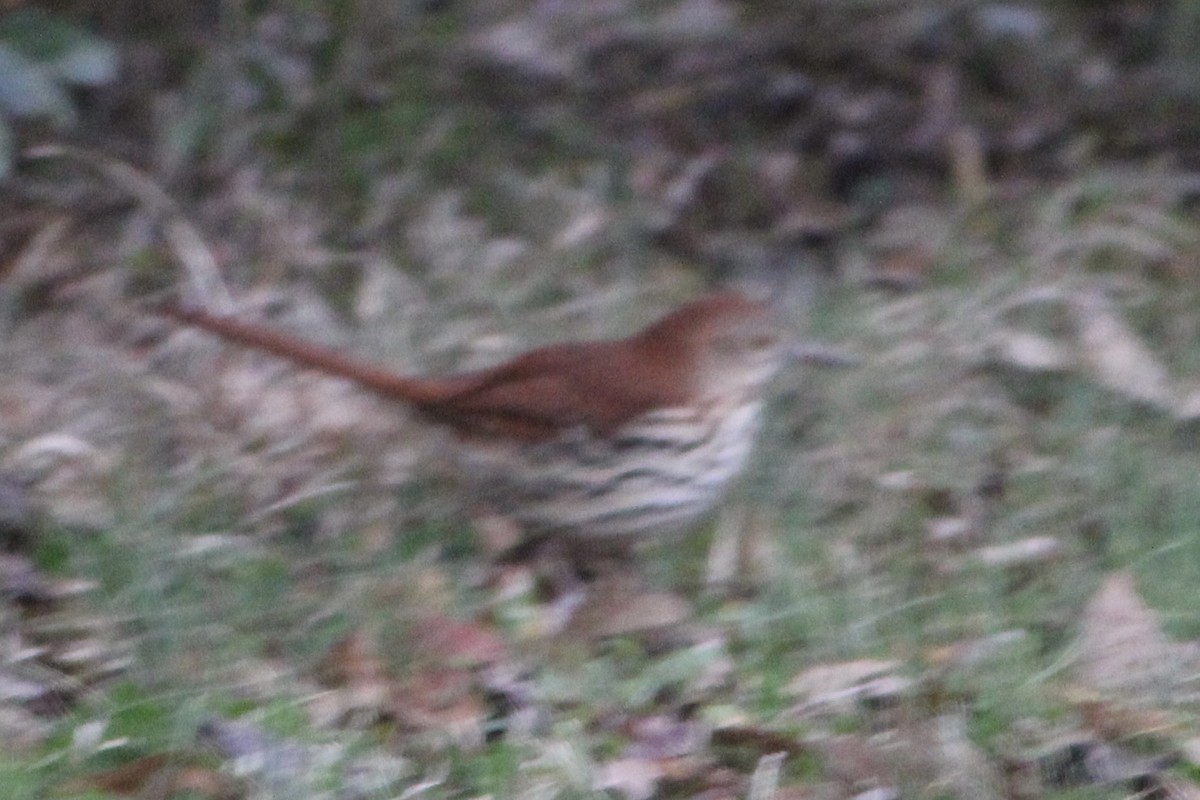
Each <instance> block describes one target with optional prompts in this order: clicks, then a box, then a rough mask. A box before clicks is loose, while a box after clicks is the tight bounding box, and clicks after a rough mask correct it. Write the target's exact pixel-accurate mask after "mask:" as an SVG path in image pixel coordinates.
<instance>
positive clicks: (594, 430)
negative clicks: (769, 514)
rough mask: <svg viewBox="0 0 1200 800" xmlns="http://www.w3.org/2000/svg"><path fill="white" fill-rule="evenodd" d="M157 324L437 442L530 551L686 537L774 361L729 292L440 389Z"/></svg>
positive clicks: (356, 365)
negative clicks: (531, 545) (574, 543)
mask: <svg viewBox="0 0 1200 800" xmlns="http://www.w3.org/2000/svg"><path fill="white" fill-rule="evenodd" d="M163 311H164V313H166V314H167V315H168V316H171V317H173V318H175V319H176V320H179V321H182V322H185V323H188V324H190V325H195V326H197V327H200V328H204V329H205V330H208V331H211V332H212V333H215V334H217V335H219V336H221V337H223V338H225V339H229V340H232V341H234V342H238V343H240V344H243V345H249V346H251V347H254V348H257V349H260V350H265V351H267V352H270V353H273V354H275V355H278V356H282V357H284V358H287V359H290V360H291V361H294V362H297V363H299V364H302V365H304V366H307V367H311V368H313V369H316V370H318V371H320V372H322V373H325V374H327V375H334V376H338V377H342V378H347V379H349V380H351V381H354V382H355V383H357V384H359V385H361V386H364V387H366V388H367V389H370V390H371V391H373V392H375V393H376V394H378V395H381V396H383V397H384V398H387V399H389V400H395V401H399V402H402V403H405V404H407V405H408V406H410V407H411V408H413V409H414V410H415V411H417V412H418V413H419V414H420V415H421V416H423V417H425V418H426V419H428V420H430V421H432V422H434V423H438V424H440V425H443V426H446V427H448V428H450V429H451V430H453V431H454V432H455V433H456V434H457V436H458V438H459V439H460V441H461V446H460V448H459V450H460V451H461V453H460V456H461V457H460V460H461V461H462V463H463V467H464V471H465V473H466V475H467V477H468V478H469V480H470V484H471V485H472V486H473V487H474V489H475V491H477V492H478V497H479V499H480V500H481V501H482V502H483V503H484V504H486V505H487V506H488V507H491V508H493V509H495V510H496V511H498V512H500V513H502V514H504V515H505V516H508V517H510V518H512V519H513V520H515V521H516V522H517V523H518V524H519V525H520V526H521V527H522V529H523V531H524V532H525V533H527V534H529V535H531V536H540V535H546V534H553V535H557V534H566V535H569V536H571V537H583V538H599V537H644V536H650V535H655V534H659V533H667V532H672V531H678V530H681V529H684V528H687V527H688V526H689V525H691V524H693V523H695V522H697V521H698V520H699V519H700V518H701V517H703V516H704V515H705V514H707V513H708V512H709V511H711V510H712V509H713V507H714V506H715V505H716V504H717V503H718V502H719V501H720V499H721V498H722V497H723V496H724V494H725V492H726V490H727V489H728V488H729V486H730V484H731V483H732V482H733V481H734V479H735V478H736V477H737V476H738V474H739V473H740V472H741V471H742V469H743V468H744V467H745V465H746V462H747V459H748V457H749V454H750V451H751V449H752V446H753V443H754V439H755V436H756V434H757V432H758V429H759V422H760V417H761V415H762V409H763V402H764V393H765V388H766V385H767V383H768V382H769V380H770V379H771V377H772V376H773V375H774V374H775V372H776V370H777V369H778V367H779V365H780V362H781V360H782V348H781V346H780V345H781V343H780V336H779V332H778V330H777V328H776V327H775V324H774V321H773V319H772V316H771V314H770V313H769V311H768V309H767V308H766V307H765V306H764V305H762V304H760V303H757V302H754V301H752V300H750V299H748V298H746V297H745V296H743V295H741V294H738V293H735V292H728V291H727V292H717V293H713V294H708V295H705V296H703V297H701V298H699V299H697V300H694V301H692V302H690V303H687V304H686V305H683V306H681V307H680V308H678V309H676V310H675V311H673V312H671V313H670V314H667V315H666V316H665V317H663V318H662V319H660V320H659V321H658V322H655V323H654V324H652V325H650V326H649V327H647V328H645V329H643V330H642V331H640V332H639V333H635V334H634V335H633V336H630V337H629V338H626V339H616V340H610V341H594V342H567V343H563V344H556V345H551V346H548V347H542V348H539V349H536V350H532V351H530V352H528V353H525V354H524V355H520V356H517V357H516V358H514V359H512V360H511V361H507V362H505V363H503V364H500V365H499V366H495V367H492V368H490V369H484V370H479V371H476V372H465V373H461V374H457V375H451V376H448V377H444V378H425V377H419V378H418V377H407V376H402V375H397V374H395V373H393V372H391V371H389V370H386V369H383V368H381V367H379V366H376V365H374V364H369V363H365V362H362V361H359V360H356V359H354V358H351V357H347V356H345V355H343V354H341V353H338V352H335V351H333V350H330V349H328V348H325V347H321V346H318V345H315V344H311V343H308V342H305V341H302V340H300V339H297V338H295V337H292V336H289V335H286V334H282V333H278V332H275V331H273V330H270V329H268V328H265V327H262V326H259V325H255V324H251V323H248V322H244V321H241V320H239V319H235V318H233V317H229V316H215V315H212V314H209V313H207V312H205V311H200V310H197V309H193V308H184V307H180V306H170V307H167V308H165V309H163Z"/></svg>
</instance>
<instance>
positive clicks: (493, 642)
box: [411, 614, 508, 666]
mask: <svg viewBox="0 0 1200 800" xmlns="http://www.w3.org/2000/svg"><path fill="white" fill-rule="evenodd" d="M411 636H412V639H413V643H414V649H415V650H416V652H418V653H420V654H421V655H422V656H423V657H425V658H428V659H429V660H430V661H432V662H433V663H436V664H440V665H444V666H481V665H486V664H494V663H496V662H498V661H501V660H503V659H505V658H506V657H507V656H508V648H507V646H506V645H505V643H504V640H503V639H502V638H500V635H499V634H498V633H496V632H495V631H493V630H492V629H490V628H487V627H484V626H483V625H482V624H480V623H478V622H464V621H462V620H457V619H454V618H452V617H448V616H446V615H444V614H429V615H427V616H425V617H422V618H421V619H419V620H417V622H416V623H415V624H414V625H413V628H412V630H411Z"/></svg>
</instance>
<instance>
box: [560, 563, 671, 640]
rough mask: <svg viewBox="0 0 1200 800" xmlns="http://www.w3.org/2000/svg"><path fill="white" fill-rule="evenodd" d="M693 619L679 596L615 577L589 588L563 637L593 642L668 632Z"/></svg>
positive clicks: (575, 610) (597, 582) (598, 582)
mask: <svg viewBox="0 0 1200 800" xmlns="http://www.w3.org/2000/svg"><path fill="white" fill-rule="evenodd" d="M691 616H692V607H691V605H690V604H689V603H688V602H687V600H685V599H683V598H682V597H680V596H679V595H676V594H671V593H669V592H650V591H646V590H644V589H642V588H641V587H639V586H638V585H637V581H636V580H635V579H633V578H629V577H626V576H618V575H612V576H606V577H605V578H602V579H600V580H598V581H596V582H595V583H594V584H592V586H590V587H589V588H588V591H587V594H586V596H585V597H584V598H583V600H582V603H581V604H580V605H579V606H578V607H577V608H575V609H574V613H573V614H572V615H571V616H570V619H569V621H568V622H567V625H566V628H565V630H564V635H566V636H568V637H570V638H572V639H574V640H576V641H593V640H596V639H605V638H608V637H612V636H625V635H629V634H634V633H644V632H648V631H653V630H660V629H663V628H668V627H671V626H673V625H679V624H681V623H683V622H685V621H687V620H688V619H690V618H691Z"/></svg>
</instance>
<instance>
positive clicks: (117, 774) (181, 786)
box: [63, 753, 242, 800]
mask: <svg viewBox="0 0 1200 800" xmlns="http://www.w3.org/2000/svg"><path fill="white" fill-rule="evenodd" d="M186 760H189V759H186V758H185V757H182V756H179V755H176V754H170V753H155V754H153V755H148V756H143V757H142V758H138V759H135V760H133V761H130V762H129V763H127V764H122V765H121V766H119V767H114V768H112V769H109V770H105V771H104V772H100V773H98V774H96V775H91V776H89V777H86V778H81V779H79V780H76V781H72V782H71V783H69V784H67V785H66V786H64V787H63V791H64V792H65V793H67V794H79V793H83V792H90V791H97V792H107V793H108V794H114V795H122V796H126V797H137V798H149V797H155V798H157V797H162V798H167V797H174V796H176V795H178V794H181V793H184V792H188V793H190V794H189V796H192V797H197V798H206V800H207V799H210V798H211V800H231V799H232V798H235V797H240V796H241V795H242V793H241V790H240V788H239V787H238V786H237V784H236V783H235V781H234V780H233V779H232V778H230V777H229V776H227V775H223V774H222V773H220V772H218V771H217V770H215V769H212V768H210V767H203V766H197V765H194V764H191V765H189V764H187V763H185V762H186Z"/></svg>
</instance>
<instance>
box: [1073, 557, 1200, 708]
mask: <svg viewBox="0 0 1200 800" xmlns="http://www.w3.org/2000/svg"><path fill="white" fill-rule="evenodd" d="M1078 651H1079V662H1078V665H1077V666H1076V675H1077V676H1078V678H1079V680H1080V681H1081V682H1082V683H1083V684H1084V685H1085V686H1086V687H1088V688H1091V689H1094V690H1097V691H1099V692H1101V693H1114V694H1119V695H1121V696H1122V697H1124V698H1126V699H1129V700H1133V699H1134V698H1135V697H1136V698H1137V699H1139V700H1142V701H1146V700H1152V701H1153V700H1165V699H1166V695H1167V693H1168V692H1169V690H1170V688H1171V687H1172V685H1173V684H1174V683H1175V682H1176V681H1177V680H1178V679H1179V678H1180V677H1181V669H1182V667H1183V663H1182V661H1183V658H1182V657H1184V656H1185V655H1186V654H1185V653H1184V652H1183V651H1182V650H1181V649H1180V648H1179V647H1178V646H1176V645H1174V644H1173V643H1172V642H1170V641H1169V640H1168V639H1167V636H1166V634H1165V633H1163V630H1162V626H1161V625H1160V624H1159V620H1158V615H1157V614H1156V613H1155V612H1154V611H1153V610H1152V609H1150V608H1149V607H1148V606H1147V605H1146V603H1145V601H1143V600H1142V598H1141V595H1139V594H1138V591H1137V587H1136V586H1135V585H1134V578H1133V573H1132V572H1129V571H1122V572H1117V573H1114V574H1112V575H1110V576H1109V577H1108V578H1107V579H1106V580H1105V581H1104V583H1103V584H1102V585H1101V587H1100V589H1099V591H1097V592H1096V594H1095V595H1093V596H1092V599H1091V601H1090V602H1089V603H1088V605H1087V607H1086V608H1085V609H1084V612H1083V620H1082V622H1081V624H1080V633H1079V641H1078Z"/></svg>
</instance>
